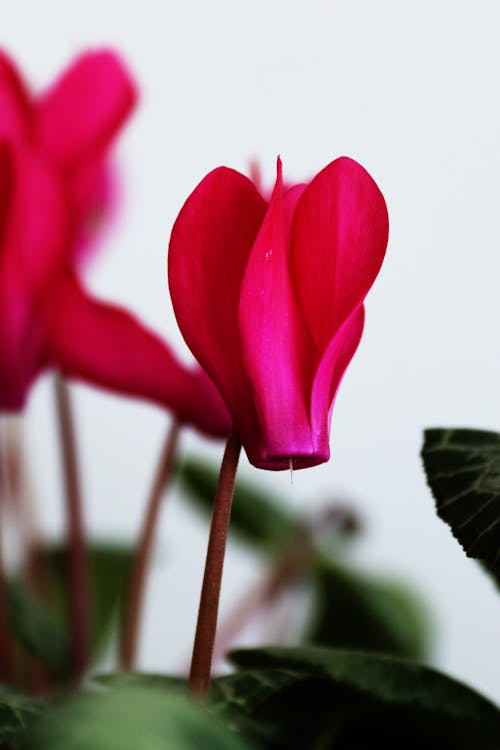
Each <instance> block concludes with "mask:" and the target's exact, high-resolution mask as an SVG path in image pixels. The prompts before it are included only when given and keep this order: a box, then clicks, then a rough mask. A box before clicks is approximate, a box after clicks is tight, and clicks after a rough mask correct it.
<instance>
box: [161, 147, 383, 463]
mask: <svg viewBox="0 0 500 750" xmlns="http://www.w3.org/2000/svg"><path fill="white" fill-rule="evenodd" d="M387 239H388V216H387V209H386V205H385V201H384V198H383V196H382V194H381V192H380V190H379V189H378V187H377V185H376V184H375V182H374V181H373V179H372V178H371V177H370V175H369V174H368V172H366V170H365V169H363V167H362V166H360V165H359V164H358V163H357V162H355V161H353V160H352V159H348V158H346V157H342V158H340V159H337V160H335V161H333V162H332V163H331V164H329V165H328V166H327V167H325V168H324V169H323V170H322V171H321V172H320V173H319V174H317V175H316V177H314V179H313V180H311V182H309V183H308V184H301V185H294V186H292V187H287V188H286V189H284V187H283V183H282V174H281V162H280V160H278V176H277V180H276V185H275V188H274V191H273V193H272V196H271V198H270V200H269V201H266V200H265V199H264V198H263V197H262V196H261V195H260V194H259V192H258V191H257V189H256V188H255V186H254V184H253V183H252V181H251V180H249V179H248V178H247V177H245V176H244V175H242V174H240V173H238V172H235V171H234V170H231V169H228V168H226V167H220V168H218V169H215V170H214V171H213V172H210V174H208V175H207V176H206V177H205V178H204V179H203V180H202V182H201V183H200V184H199V185H198V187H197V188H196V189H195V190H194V192H193V193H192V194H191V195H190V196H189V198H188V199H187V201H186V203H185V204H184V206H183V208H182V210H181V212H180V214H179V216H178V218H177V220H176V222H175V225H174V228H173V230H172V236H171V240H170V249H169V284H170V292H171V295H172V301H173V305H174V310H175V314H176V317H177V321H178V323H179V326H180V329H181V331H182V333H183V336H184V338H185V340H186V342H187V344H188V346H189V347H190V349H191V351H192V352H193V354H194V355H195V356H196V358H197V359H198V361H199V362H200V363H201V364H202V366H203V367H204V368H205V369H206V371H207V372H208V373H209V375H211V377H212V378H213V380H214V382H215V383H216V384H217V386H218V387H219V390H220V392H221V394H222V395H223V397H224V400H225V402H226V404H227V406H228V408H229V411H230V413H231V415H232V418H233V421H234V424H235V427H236V429H237V431H238V433H239V436H240V439H241V441H242V443H243V445H244V447H245V449H246V452H247V455H248V458H249V460H250V461H251V463H253V464H254V465H255V466H258V467H261V468H265V469H285V468H288V467H289V466H290V465H293V467H294V468H302V467H307V466H314V465H315V464H319V463H322V462H324V461H327V460H328V458H329V456H330V449H329V432H330V421H331V413H332V407H333V402H334V399H335V395H336V393H337V389H338V387H339V384H340V381H341V379H342V376H343V374H344V372H345V370H346V368H347V365H348V364H349V362H350V360H351V358H352V356H353V354H354V352H355V351H356V348H357V346H358V344H359V341H360V338H361V334H362V330H363V322H364V307H363V301H364V299H365V296H366V294H367V293H368V290H369V289H370V287H371V285H372V283H373V281H374V280H375V278H376V276H377V274H378V271H379V269H380V266H381V263H382V260H383V258H384V254H385V250H386V245H387Z"/></svg>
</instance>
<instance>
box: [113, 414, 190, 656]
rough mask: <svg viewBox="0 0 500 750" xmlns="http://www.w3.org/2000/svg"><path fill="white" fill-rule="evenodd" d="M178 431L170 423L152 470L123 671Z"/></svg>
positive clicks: (132, 647) (133, 649)
mask: <svg viewBox="0 0 500 750" xmlns="http://www.w3.org/2000/svg"><path fill="white" fill-rule="evenodd" d="M179 430H180V425H179V423H178V422H173V423H172V425H171V427H170V429H169V431H168V434H167V439H166V441H165V445H164V448H163V450H162V453H161V456H160V461H159V463H158V467H157V469H156V473H155V476H154V480H153V484H152V487H151V491H150V493H149V500H148V503H147V506H146V514H145V516H144V521H143V526H142V530H141V534H140V536H139V541H138V544H137V548H136V553H135V560H134V564H133V568H132V573H131V576H130V585H129V590H128V593H127V602H126V608H125V615H124V619H123V628H122V633H121V639H120V665H121V667H122V669H125V670H130V669H132V668H133V667H134V664H135V661H136V654H137V642H138V636H139V630H140V624H141V617H142V610H143V601H144V593H145V588H146V577H147V572H148V568H149V563H150V560H151V553H152V549H153V541H154V532H155V529H156V526H157V524H158V515H159V512H160V507H161V501H162V498H163V496H164V494H165V491H166V489H167V487H168V485H169V484H170V480H171V479H172V475H173V471H174V466H175V457H176V453H177V445H178V441H179Z"/></svg>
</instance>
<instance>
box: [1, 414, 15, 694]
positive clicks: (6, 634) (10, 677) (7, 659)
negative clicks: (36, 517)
mask: <svg viewBox="0 0 500 750" xmlns="http://www.w3.org/2000/svg"><path fill="white" fill-rule="evenodd" d="M5 426H6V425H3V424H1V417H0V517H1V516H3V512H2V511H4V510H5V505H6V501H7V500H8V495H9V493H10V477H9V466H8V457H7V452H6V444H5V441H4V440H3V438H4V430H3V429H2V428H4V427H5ZM2 520H3V519H2ZM2 527H3V524H2V523H0V681H1V682H7V683H10V684H14V683H15V680H16V674H15V666H14V649H15V646H14V641H13V638H12V634H11V632H10V628H9V611H8V600H7V584H6V580H5V568H4V561H3V544H2Z"/></svg>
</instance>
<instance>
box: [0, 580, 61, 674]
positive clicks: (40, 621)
mask: <svg viewBox="0 0 500 750" xmlns="http://www.w3.org/2000/svg"><path fill="white" fill-rule="evenodd" d="M8 611H9V625H10V627H11V629H12V632H13V633H14V634H15V636H16V638H17V639H18V641H19V642H20V643H21V644H22V645H23V646H24V647H25V649H26V650H27V651H28V652H29V653H30V654H32V655H33V656H36V657H37V658H38V659H40V661H41V662H42V663H43V664H45V666H47V667H48V668H49V669H50V670H51V672H53V673H54V674H57V675H65V674H66V673H67V670H68V665H69V653H70V651H69V642H68V639H67V636H66V632H65V630H64V629H63V628H62V627H61V624H60V622H58V621H57V619H56V618H55V617H54V616H53V615H52V613H51V612H50V611H49V610H48V609H47V608H46V607H44V606H43V605H42V604H40V603H39V602H38V601H37V599H36V598H35V597H34V596H33V594H31V593H30V592H29V591H28V590H27V589H26V587H25V586H24V585H23V584H22V583H21V582H20V581H18V580H15V581H10V582H9V585H8Z"/></svg>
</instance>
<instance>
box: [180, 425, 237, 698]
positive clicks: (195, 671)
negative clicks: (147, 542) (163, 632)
mask: <svg viewBox="0 0 500 750" xmlns="http://www.w3.org/2000/svg"><path fill="white" fill-rule="evenodd" d="M240 451H241V442H240V440H239V438H238V436H237V435H236V432H235V431H234V430H232V431H231V432H230V434H229V438H228V441H227V445H226V450H225V452H224V458H223V459H222V465H221V470H220V474H219V481H218V483H217V491H216V493H215V501H214V508H213V512H212V523H211V525H210V534H209V538H208V548H207V557H206V562H205V574H204V577H203V585H202V589H201V597H200V607H199V610H198V622H197V624H196V635H195V639H194V646H193V657H192V661H191V671H190V674H189V689H190V691H191V692H192V693H194V694H195V695H196V696H198V697H200V698H205V697H206V695H207V693H208V688H209V686H210V672H211V668H212V654H213V649H214V641H215V631H216V628H217V614H218V610H219V597H220V589H221V582H222V569H223V566H224V553H225V551H226V538H227V529H228V526H229V518H230V516H231V505H232V502H233V494H234V483H235V480H236V471H237V469H238V460H239V457H240Z"/></svg>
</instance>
